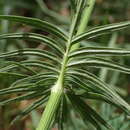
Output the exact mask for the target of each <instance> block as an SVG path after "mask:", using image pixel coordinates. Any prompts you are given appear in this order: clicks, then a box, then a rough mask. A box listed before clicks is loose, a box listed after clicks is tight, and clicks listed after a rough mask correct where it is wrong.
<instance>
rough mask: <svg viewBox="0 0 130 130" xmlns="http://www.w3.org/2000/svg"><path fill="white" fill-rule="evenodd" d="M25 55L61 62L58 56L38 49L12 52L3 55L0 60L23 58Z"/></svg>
mask: <svg viewBox="0 0 130 130" xmlns="http://www.w3.org/2000/svg"><path fill="white" fill-rule="evenodd" d="M23 55H34V56H40V57H43V58H47V59H49V60H51V61H54V62H57V63H60V61H59V60H58V59H57V58H56V55H54V54H52V53H51V52H48V51H45V50H38V49H21V50H17V51H12V52H6V53H2V54H1V55H0V58H9V57H14V56H23Z"/></svg>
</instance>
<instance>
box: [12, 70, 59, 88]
mask: <svg viewBox="0 0 130 130" xmlns="http://www.w3.org/2000/svg"><path fill="white" fill-rule="evenodd" d="M48 77H50V78H55V79H56V78H57V75H55V74H54V73H50V72H46V73H42V74H37V75H33V76H29V77H25V78H23V79H19V80H17V81H16V82H14V83H13V84H12V85H11V87H15V86H17V85H19V84H24V83H36V82H39V81H40V80H43V79H44V78H48Z"/></svg>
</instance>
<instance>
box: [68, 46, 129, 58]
mask: <svg viewBox="0 0 130 130" xmlns="http://www.w3.org/2000/svg"><path fill="white" fill-rule="evenodd" d="M128 55H130V50H125V49H121V48H118V49H115V48H105V47H83V48H80V49H77V50H76V51H73V52H71V54H70V55H69V57H70V58H71V57H76V56H78V57H79V56H82V57H85V56H128Z"/></svg>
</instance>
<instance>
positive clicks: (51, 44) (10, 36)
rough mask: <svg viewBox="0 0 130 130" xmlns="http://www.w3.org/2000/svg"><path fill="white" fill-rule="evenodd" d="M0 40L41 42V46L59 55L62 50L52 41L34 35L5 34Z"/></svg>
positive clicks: (45, 37) (0, 36)
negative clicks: (47, 46)
mask: <svg viewBox="0 0 130 130" xmlns="http://www.w3.org/2000/svg"><path fill="white" fill-rule="evenodd" d="M0 39H23V40H34V41H37V42H42V44H46V45H49V47H51V48H52V49H55V50H56V51H58V52H59V53H60V54H63V50H62V48H60V47H59V45H58V43H57V42H56V41H54V40H53V39H51V38H49V37H47V36H44V35H41V34H36V33H7V34H1V35H0Z"/></svg>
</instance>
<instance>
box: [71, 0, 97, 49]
mask: <svg viewBox="0 0 130 130" xmlns="http://www.w3.org/2000/svg"><path fill="white" fill-rule="evenodd" d="M94 5H95V0H87V1H86V8H85V9H84V11H83V15H82V18H81V22H80V25H79V27H78V31H77V35H79V34H81V33H83V32H84V31H87V27H88V22H89V19H90V16H91V13H92V11H93V7H94ZM79 45H80V44H79V43H77V44H75V45H73V46H72V48H71V50H75V49H77V48H79Z"/></svg>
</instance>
